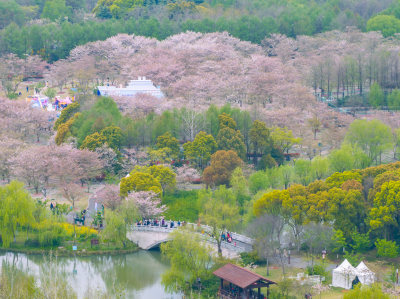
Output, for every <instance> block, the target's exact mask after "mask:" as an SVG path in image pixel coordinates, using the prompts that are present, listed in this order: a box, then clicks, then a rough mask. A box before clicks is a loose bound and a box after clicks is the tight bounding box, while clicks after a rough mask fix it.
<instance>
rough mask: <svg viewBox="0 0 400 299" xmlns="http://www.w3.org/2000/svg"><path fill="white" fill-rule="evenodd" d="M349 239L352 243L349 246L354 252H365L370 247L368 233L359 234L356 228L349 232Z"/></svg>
mask: <svg viewBox="0 0 400 299" xmlns="http://www.w3.org/2000/svg"><path fill="white" fill-rule="evenodd" d="M351 239H352V241H353V244H351V245H350V246H351V248H353V250H354V251H355V252H365V251H367V250H368V249H370V247H371V240H370V239H369V234H368V233H366V234H360V233H359V232H358V231H357V230H354V231H353V232H352V233H351Z"/></svg>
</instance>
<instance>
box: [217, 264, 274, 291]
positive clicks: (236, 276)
mask: <svg viewBox="0 0 400 299" xmlns="http://www.w3.org/2000/svg"><path fill="white" fill-rule="evenodd" d="M213 274H214V275H215V276H218V277H219V278H222V279H223V280H226V281H229V282H230V283H233V284H234V285H237V286H238V287H240V288H242V289H244V288H246V287H248V286H250V285H252V284H253V283H255V282H257V281H259V280H261V281H263V282H266V283H270V284H276V282H273V281H272V280H269V279H267V278H265V277H263V276H261V275H258V274H256V273H253V272H251V271H249V270H247V269H245V268H242V267H239V266H236V265H233V264H226V265H225V266H223V267H221V268H219V269H217V270H215V271H214V272H213Z"/></svg>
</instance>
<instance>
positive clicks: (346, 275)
mask: <svg viewBox="0 0 400 299" xmlns="http://www.w3.org/2000/svg"><path fill="white" fill-rule="evenodd" d="M356 276H357V270H356V268H354V267H353V266H352V265H351V264H350V263H349V261H348V260H347V259H345V260H344V261H343V263H341V264H340V266H338V267H337V268H336V269H333V271H332V286H334V287H339V288H344V289H347V290H349V289H351V287H352V282H353V280H354V279H355V278H356Z"/></svg>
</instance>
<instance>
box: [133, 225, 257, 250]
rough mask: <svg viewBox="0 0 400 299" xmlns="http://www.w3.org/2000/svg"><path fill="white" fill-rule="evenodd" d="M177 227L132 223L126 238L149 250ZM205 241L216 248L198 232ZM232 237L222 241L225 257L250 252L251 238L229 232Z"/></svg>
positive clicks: (207, 238) (205, 236) (206, 228)
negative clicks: (227, 240) (228, 240)
mask: <svg viewBox="0 0 400 299" xmlns="http://www.w3.org/2000/svg"><path fill="white" fill-rule="evenodd" d="M186 225H187V226H192V227H194V228H196V227H197V225H196V224H193V223H187V224H186ZM178 228H179V227H174V228H171V227H161V226H151V225H133V226H132V228H131V230H130V231H129V232H128V233H127V238H128V239H129V240H131V241H132V242H134V243H136V244H137V245H138V246H139V248H141V249H144V250H150V249H153V248H157V247H159V246H160V244H162V243H165V242H168V241H170V240H171V238H170V236H169V234H170V233H171V232H173V231H174V230H176V229H178ZM201 229H202V230H203V231H205V230H207V231H209V230H210V228H209V227H208V226H204V225H202V226H201ZM199 234H200V235H201V236H202V237H203V239H204V240H205V241H207V242H208V243H209V244H211V245H213V246H215V249H217V244H216V242H215V240H214V239H212V238H210V237H209V236H208V235H207V234H201V233H199ZM230 234H231V237H232V242H225V241H222V243H221V248H222V254H223V255H224V256H226V257H235V256H237V255H238V254H239V253H241V252H250V251H251V250H252V248H253V239H251V238H249V237H246V236H244V235H240V234H237V233H230Z"/></svg>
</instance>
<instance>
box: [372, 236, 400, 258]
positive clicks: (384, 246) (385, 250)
mask: <svg viewBox="0 0 400 299" xmlns="http://www.w3.org/2000/svg"><path fill="white" fill-rule="evenodd" d="M375 246H376V250H377V252H376V254H377V256H380V257H391V258H393V257H396V256H397V255H398V253H399V246H397V244H396V242H395V241H387V240H385V239H378V240H376V242H375Z"/></svg>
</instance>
